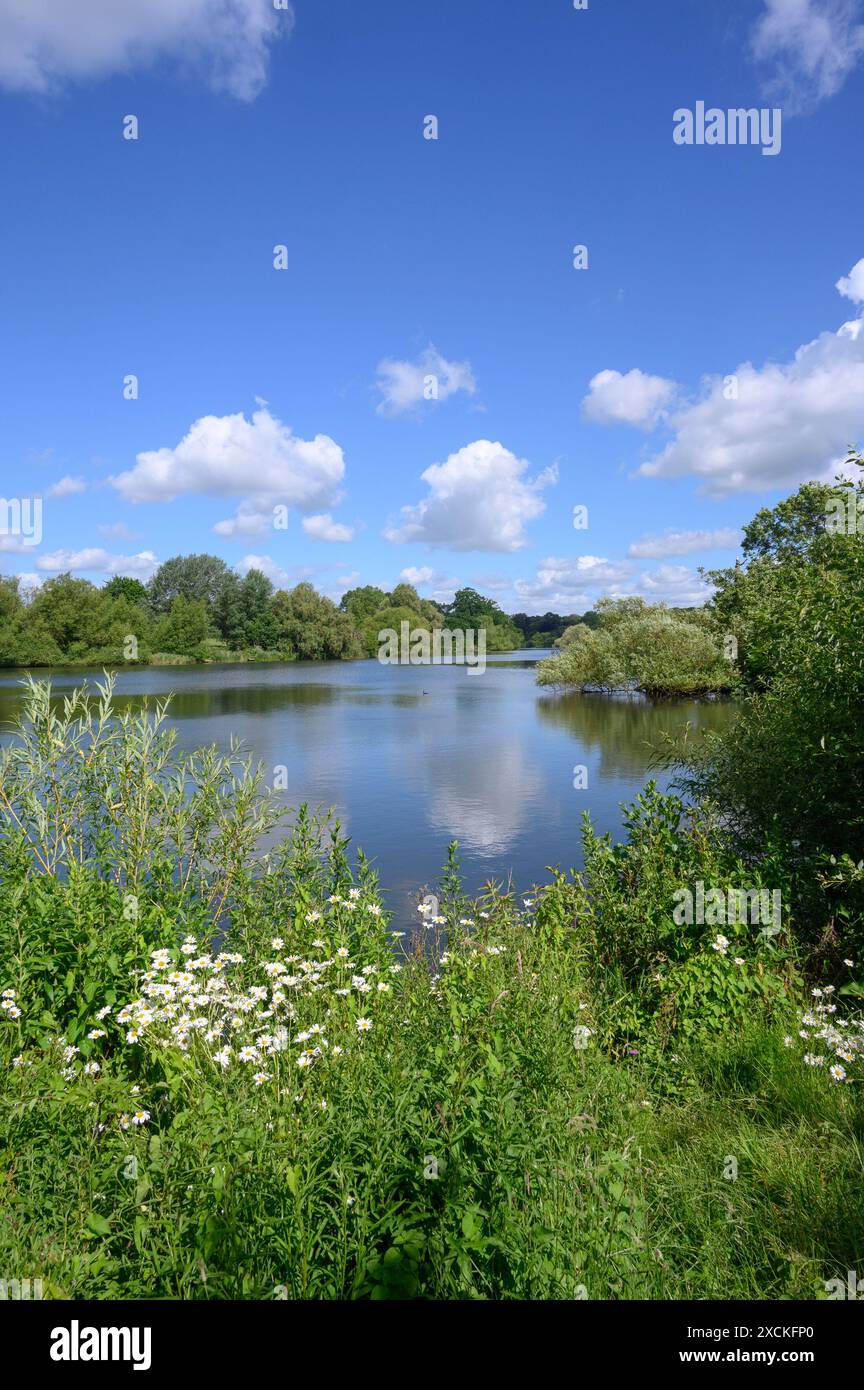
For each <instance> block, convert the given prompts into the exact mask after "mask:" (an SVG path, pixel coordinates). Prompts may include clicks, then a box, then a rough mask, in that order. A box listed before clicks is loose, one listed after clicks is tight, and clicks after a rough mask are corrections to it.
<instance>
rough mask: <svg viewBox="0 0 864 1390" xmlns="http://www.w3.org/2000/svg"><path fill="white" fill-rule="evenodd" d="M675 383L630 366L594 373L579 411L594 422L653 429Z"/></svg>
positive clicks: (666, 404) (673, 396) (670, 396)
mask: <svg viewBox="0 0 864 1390" xmlns="http://www.w3.org/2000/svg"><path fill="white" fill-rule="evenodd" d="M677 391H678V386H677V383H676V382H674V381H667V380H666V378H665V377H662V376H649V375H648V374H647V373H646V372H641V371H640V370H639V368H638V367H634V368H633V370H632V371H631V372H626V373H623V374H622V373H621V372H615V371H603V372H598V373H597V375H596V376H594V377H592V378H591V381H590V383H589V387H588V395H587V396H586V397H585V399H584V400H583V402H582V413H583V415H584V416H585V418H586V420H591V421H592V422H593V423H594V424H595V425H609V424H624V425H638V426H639V427H640V428H641V429H653V427H654V426H655V425H656V424H657V422H658V420H660V419H662V417H663V415H664V414H665V412H666V411H667V410H668V408H669V406H670V405H671V404H672V402H673V401H674V399H675V396H676V394H677Z"/></svg>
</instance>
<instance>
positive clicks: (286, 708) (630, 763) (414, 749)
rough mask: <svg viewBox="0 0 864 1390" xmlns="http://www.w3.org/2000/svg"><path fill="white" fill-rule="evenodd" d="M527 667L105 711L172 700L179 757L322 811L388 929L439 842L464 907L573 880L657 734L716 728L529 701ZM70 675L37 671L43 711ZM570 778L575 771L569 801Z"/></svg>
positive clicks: (576, 703)
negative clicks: (456, 858)
mask: <svg viewBox="0 0 864 1390" xmlns="http://www.w3.org/2000/svg"><path fill="white" fill-rule="evenodd" d="M534 660H535V657H534V655H533V654H529V653H519V654H518V655H516V656H513V655H511V654H504V655H496V656H495V657H490V659H489V663H488V665H487V668H486V671H485V673H484V674H483V675H482V676H476V675H475V676H469V675H468V673H467V671H466V670H465V668H464V667H456V666H446V665H442V666H438V667H428V666H427V667H411V666H390V667H385V666H381V665H380V664H379V663H378V662H377V661H362V662H347V663H340V662H333V663H300V662H294V663H290V664H287V665H278V666H277V665H262V666H222V667H170V668H158V669H146V670H124V671H122V672H120V673H119V675H118V679H117V695H118V703H119V705H120V707H121V708H128V707H130V706H134V705H138V704H139V703H140V702H141V701H142V700H143V699H145V698H146V699H148V700H149V701H150V705H151V707H152V706H153V704H154V703H155V701H156V699H159V698H164V697H165V696H166V695H168V694H172V695H173V698H172V703H171V707H170V719H171V721H172V722H173V723H174V725H175V726H176V728H177V741H178V744H179V746H180V747H181V748H183V749H192V748H196V747H199V746H201V745H203V744H210V743H216V744H217V745H218V746H219V747H220V748H222V749H225V748H227V746H228V744H229V743H230V740H231V738H232V737H234V738H240V739H241V740H243V741H244V743H245V744H246V745H247V747H248V748H249V750H250V751H251V753H252V754H253V755H254V757H255V758H257V759H260V760H261V762H262V763H263V765H264V767H265V771H266V777H267V780H268V782H271V783H272V781H273V778H274V777H275V775H276V770H277V769H279V770H280V771H281V770H282V769H284V773H282V774H281V775H282V776H283V777H284V782H285V783H286V784H287V786H286V789H285V790H282V791H280V792H279V795H280V797H281V799H282V800H283V801H284V803H285V805H286V806H296V805H297V804H299V803H300V802H301V801H307V802H309V803H310V805H312V806H313V807H323V806H326V807H330V806H332V807H335V808H336V810H337V812H338V814H339V815H340V816H341V818H342V821H343V826H346V827H347V826H350V831H351V834H352V837H353V840H354V843H355V844H357V845H359V846H362V848H363V849H364V850H365V851H366V852H367V854H368V855H369V856H370V857H371V858H372V859H373V860H374V861H375V862H376V866H377V868H378V870H379V873H380V878H381V883H382V885H383V886H384V888H385V889H386V890H389V892H390V895H391V896H390V900H389V901H390V905H391V907H392V909H393V911H394V913H395V917H396V920H395V923H394V925H396V926H397V927H399V928H400V929H403V930H404V929H407V928H408V927H413V926H415V925H416V914H415V913H414V910H413V909H414V903H415V902H416V900H417V897H416V895H417V892H418V890H419V888H420V887H421V886H422V885H424V884H426V885H432V884H434V883H435V882H436V880H437V877H438V874H439V871H440V868H441V865H442V864H443V862H444V860H445V858H446V852H447V844H448V842H449V841H450V840H452V839H456V840H458V841H459V843H460V856H461V860H462V866H463V871H464V875H465V879H466V884H467V887H468V889H469V891H471V892H474V891H477V890H479V888H480V887H481V885H482V884H483V883H485V882H486V881H487V880H488V879H490V878H496V879H499V880H506V879H507V878H508V876H509V875H510V874H511V872H512V875H513V878H514V880H515V882H516V883H517V884H518V885H519V886H520V887H522V888H527V887H528V886H529V885H530V884H532V883H533V882H535V881H537V880H538V879H541V878H542V877H543V876H544V870H545V866H546V865H550V864H558V865H561V866H562V867H564V868H569V867H571V866H574V865H576V866H578V863H579V833H580V820H581V813H582V811H583V810H587V811H589V812H590V813H591V817H592V819H593V821H594V823H595V825H596V826H597V828H598V830H600V831H601V832H604V831H607V830H608V831H611V832H612V833H613V835H614V834H617V833H618V831H619V829H620V825H621V810H620V803H621V802H623V801H627V800H631V799H632V798H633V796H634V795H635V794H636V793H637V792H638V791H639V789H640V788H641V786H642V784H643V783H644V781H645V780H646V776H647V775H650V774H649V772H648V769H649V766H650V763H651V757H652V749H654V748H656V747H657V746H658V745H659V743H660V741H661V737H662V735H663V733H664V732H665V733H668V734H670V735H672V736H676V735H680V734H681V732H682V730H683V729H684V727H685V725H686V724H687V722H688V721H689V722H690V723H691V724H692V725H694V726H695V727H696V728H698V729H722V728H723V727H725V726H726V724H728V722H729V720H730V719H731V718H732V717H733V716H734V705H731V704H721V703H712V702H698V701H678V702H675V701H670V702H664V703H661V704H650V703H649V702H648V701H646V700H644V699H641V698H640V697H625V698H618V697H610V696H604V695H578V694H563V695H562V694H556V693H553V692H549V691H541V690H540V689H539V688H538V686H537V685H536V684H535V680H534ZM39 674H43V675H44V674H45V673H39ZM89 674H90V676H91V679H92V678H99V676H100V675H101V673H100V672H93V673H89ZM82 676H83V673H82V672H80V671H68V670H67V671H61V672H55V673H53V674H52V680H53V690H54V698H55V700H60V699H62V697H63V695H64V694H65V693H68V691H69V690H70V689H71V688H72V687H73V686H74V685H76V684H80V682H81V680H82ZM19 680H20V677H19V675H18V674H17V673H14V672H7V673H3V674H2V675H0V724H8V720H9V719H10V717H11V716H12V714H13V713H14V711H15V709H16V707H17V706H18V705H19V702H20V698H21V695H20V689H19ZM6 739H8V734H5V735H4V734H2V733H0V741H5V740H6ZM576 765H584V766H585V767H587V769H588V786H587V788H585V789H582V790H576V789H575V788H574V785H573V782H574V778H573V770H574V767H575V766H576ZM658 780H659V781H660V782H661V784H662V782H663V778H662V777H660V778H658Z"/></svg>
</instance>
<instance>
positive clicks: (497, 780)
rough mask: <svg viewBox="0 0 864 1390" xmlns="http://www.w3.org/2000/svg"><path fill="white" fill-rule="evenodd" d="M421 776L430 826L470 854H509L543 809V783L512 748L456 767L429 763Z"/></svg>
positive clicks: (516, 747)
mask: <svg viewBox="0 0 864 1390" xmlns="http://www.w3.org/2000/svg"><path fill="white" fill-rule="evenodd" d="M425 772H426V779H425V780H426V784H427V785H426V806H427V818H428V820H429V824H430V826H431V827H432V829H433V830H436V831H439V832H443V833H445V834H446V835H447V836H448V837H449V838H452V839H456V840H458V841H459V843H460V845H461V846H464V847H465V848H466V849H469V850H473V851H474V852H475V853H481V854H489V855H492V854H502V853H503V852H504V851H506V850H508V849H509V848H510V847H511V845H512V844H513V843H514V841H515V840H516V839H517V837H518V835H519V832H520V831H521V829H522V827H523V825H524V823H525V820H526V818H527V817H528V816H529V815H530V814H532V812H535V811H537V810H539V808H540V807H541V806H542V804H543V799H544V792H545V787H546V782H545V778H544V777H543V776H542V775H541V773H540V772H539V771H538V769H537V767H536V764H534V763H533V762H529V760H528V759H527V758H526V756H525V750H524V749H523V748H521V747H520V746H519V745H516V744H509V745H508V744H496V745H494V746H493V747H492V748H490V749H488V750H487V751H486V752H481V751H480V750H478V751H477V752H475V754H474V755H473V756H472V757H471V758H470V759H466V760H464V761H460V762H458V763H455V762H449V761H448V760H445V759H437V760H436V759H433V760H431V761H430V762H429V763H428V764H427V765H426V768H425Z"/></svg>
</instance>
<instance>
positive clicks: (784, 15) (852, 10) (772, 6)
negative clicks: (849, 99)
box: [751, 0, 864, 114]
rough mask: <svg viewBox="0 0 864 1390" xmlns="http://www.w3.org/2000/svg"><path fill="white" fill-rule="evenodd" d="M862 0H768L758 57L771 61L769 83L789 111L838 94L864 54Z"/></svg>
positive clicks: (755, 38)
mask: <svg viewBox="0 0 864 1390" xmlns="http://www.w3.org/2000/svg"><path fill="white" fill-rule="evenodd" d="M862 17H864V15H862V6H861V3H860V0H765V8H764V10H763V12H762V14H761V15H760V17H759V20H758V23H757V24H756V27H755V29H754V31H753V35H752V44H751V46H752V51H753V55H754V57H755V58H756V59H757V60H759V61H761V62H765V63H767V64H770V76H769V78H768V80H767V83H766V89H767V91H768V92H769V94H770V95H771V96H773V97H774V98H775V99H776V100H779V101H782V103H783V109H784V113H785V112H788V113H789V114H795V113H800V112H802V111H807V110H810V109H812V108H813V107H814V106H817V105H818V104H819V102H821V101H825V100H826V99H827V98H828V97H832V96H834V94H835V93H836V92H838V91H839V90H840V88H841V87H842V86H843V84H844V82H845V81H846V79H847V77H848V76H849V74H850V73H851V72H852V71H853V70H854V68H855V67H856V66H857V64H858V63H859V62H860V60H861V57H862V55H864V24H862V23H861V20H862Z"/></svg>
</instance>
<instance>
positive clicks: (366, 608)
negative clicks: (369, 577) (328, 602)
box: [339, 584, 387, 624]
mask: <svg viewBox="0 0 864 1390" xmlns="http://www.w3.org/2000/svg"><path fill="white" fill-rule="evenodd" d="M386 606H387V595H386V594H385V592H384V590H383V589H377V588H376V587H375V586H374V584H364V585H362V586H361V587H360V588H359V589H348V590H347V591H346V592H345V593H344V594H343V595H342V598H341V600H340V603H339V607H340V608H341V610H342V612H343V613H350V614H351V616H352V617H353V619H354V621H355V622H356V623H358V624H362V623H363V622H364V621H365V619H366V618H369V617H371V615H372V614H373V613H377V612H378V609H379V608H386Z"/></svg>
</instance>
